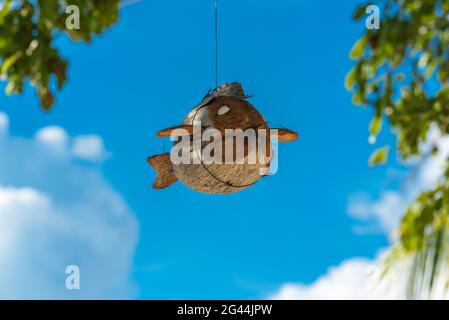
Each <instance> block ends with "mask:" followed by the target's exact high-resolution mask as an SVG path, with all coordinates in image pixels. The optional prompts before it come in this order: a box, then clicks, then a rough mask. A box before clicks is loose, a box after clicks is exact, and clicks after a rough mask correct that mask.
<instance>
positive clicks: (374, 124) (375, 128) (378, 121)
mask: <svg viewBox="0 0 449 320" xmlns="http://www.w3.org/2000/svg"><path fill="white" fill-rule="evenodd" d="M382 122H383V121H382V117H381V116H378V115H376V116H374V118H373V119H372V120H371V124H370V126H369V132H370V134H371V135H372V136H374V137H377V135H378V134H379V133H380V131H381V130H382Z"/></svg>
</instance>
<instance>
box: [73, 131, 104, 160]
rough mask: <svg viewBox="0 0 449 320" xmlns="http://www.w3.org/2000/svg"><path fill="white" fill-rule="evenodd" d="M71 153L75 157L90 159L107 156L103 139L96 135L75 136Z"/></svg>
mask: <svg viewBox="0 0 449 320" xmlns="http://www.w3.org/2000/svg"><path fill="white" fill-rule="evenodd" d="M72 153H73V155H74V156H75V157H77V158H80V159H83V160H90V161H102V160H104V159H105V158H106V157H107V152H106V150H105V147H104V143H103V140H102V139H101V138H100V137H99V136H97V135H85V136H78V137H75V138H74V139H73V147H72Z"/></svg>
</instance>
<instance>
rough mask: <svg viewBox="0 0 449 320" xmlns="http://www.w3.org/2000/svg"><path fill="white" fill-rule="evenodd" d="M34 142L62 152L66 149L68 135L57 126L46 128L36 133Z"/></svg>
mask: <svg viewBox="0 0 449 320" xmlns="http://www.w3.org/2000/svg"><path fill="white" fill-rule="evenodd" d="M36 140H37V141H38V142H40V143H42V144H44V145H46V146H48V147H50V148H52V149H54V150H55V151H58V152H64V151H66V149H67V144H68V142H69V135H68V134H67V132H66V131H65V130H64V129H63V128H61V127H58V126H52V127H46V128H42V129H40V130H39V131H38V132H36Z"/></svg>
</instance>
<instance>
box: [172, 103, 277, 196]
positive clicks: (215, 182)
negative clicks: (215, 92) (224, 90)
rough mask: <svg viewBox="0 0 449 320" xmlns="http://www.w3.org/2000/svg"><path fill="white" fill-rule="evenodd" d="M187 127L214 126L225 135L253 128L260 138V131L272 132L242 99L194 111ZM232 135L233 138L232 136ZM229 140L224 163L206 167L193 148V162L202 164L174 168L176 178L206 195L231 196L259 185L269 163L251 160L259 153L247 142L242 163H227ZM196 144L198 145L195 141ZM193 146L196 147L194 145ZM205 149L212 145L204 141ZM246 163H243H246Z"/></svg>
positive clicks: (223, 146) (269, 148)
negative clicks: (250, 157)
mask: <svg viewBox="0 0 449 320" xmlns="http://www.w3.org/2000/svg"><path fill="white" fill-rule="evenodd" d="M183 124H184V125H186V126H194V125H201V126H202V127H213V128H215V129H218V130H220V131H221V132H225V130H226V129H232V130H235V129H242V130H246V129H253V130H254V132H255V133H256V135H257V132H258V131H257V130H258V129H266V130H267V129H268V125H267V123H266V122H265V120H264V119H263V117H262V116H261V115H260V114H259V112H257V110H256V109H255V108H254V107H253V106H252V105H251V104H250V103H248V102H246V101H243V100H238V99H236V98H233V97H225V96H222V97H217V98H215V99H213V100H211V101H210V102H209V103H208V104H207V105H205V106H198V107H196V108H194V109H193V110H192V111H191V112H190V113H189V114H188V115H187V117H186V118H185V119H184V122H183ZM228 136H229V135H228ZM225 139H226V135H224V134H223V139H222V150H223V151H222V163H219V164H214V163H212V164H205V163H204V161H203V159H202V152H196V151H197V150H195V149H194V148H193V147H192V148H191V149H190V153H191V154H190V156H191V159H196V160H197V161H192V163H198V162H200V164H178V165H174V166H173V167H174V172H175V175H176V177H177V178H178V179H179V180H181V181H182V182H183V183H184V184H186V185H187V186H189V187H190V188H192V189H194V190H197V191H201V192H205V193H218V194H227V193H233V192H238V191H241V190H243V189H246V188H248V187H250V186H252V185H253V184H255V183H256V182H257V181H258V180H259V179H260V178H261V177H262V176H263V173H264V172H267V171H268V168H269V160H268V161H264V162H262V161H259V159H257V161H256V163H253V162H251V161H250V160H249V155H250V154H251V153H252V152H255V153H257V149H255V150H254V147H256V148H257V146H254V145H251V144H249V143H248V142H247V140H245V143H244V148H245V149H244V153H243V158H241V159H240V160H241V161H239V162H238V163H236V162H237V158H236V157H235V158H234V159H233V160H234V161H233V162H235V163H229V164H228V163H226V161H225V160H226V159H225ZM267 140H268V145H267V146H266V151H267V156H269V154H270V151H271V142H270V141H269V139H267ZM193 143H195V142H194V141H193ZM193 143H192V145H193ZM200 143H201V148H202V150H204V148H205V146H206V145H207V144H208V143H209V142H200ZM233 147H234V150H233V154H234V155H236V154H237V152H236V145H235V140H234V145H233ZM242 162H243V163H242Z"/></svg>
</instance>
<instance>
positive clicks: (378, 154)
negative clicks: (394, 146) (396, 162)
mask: <svg viewBox="0 0 449 320" xmlns="http://www.w3.org/2000/svg"><path fill="white" fill-rule="evenodd" d="M389 150H390V148H389V147H388V146H385V147H383V148H380V149H377V150H376V151H374V152H373V153H372V154H371V156H370V158H369V160H368V164H369V165H370V166H371V167H374V166H377V165H381V164H385V163H386V162H387V160H388V151H389Z"/></svg>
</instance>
